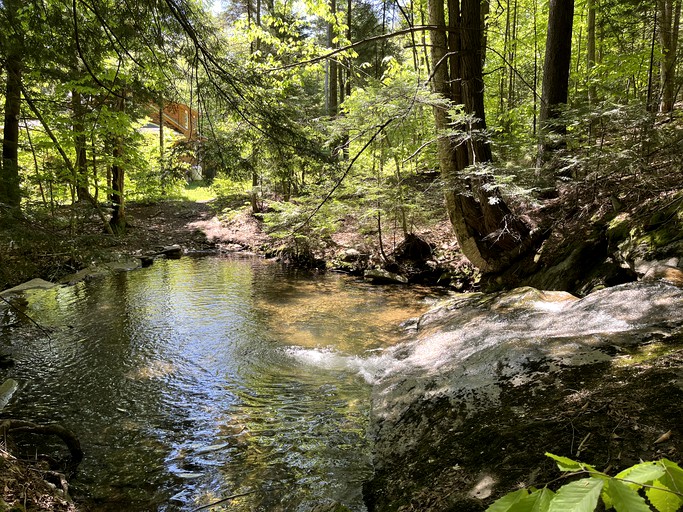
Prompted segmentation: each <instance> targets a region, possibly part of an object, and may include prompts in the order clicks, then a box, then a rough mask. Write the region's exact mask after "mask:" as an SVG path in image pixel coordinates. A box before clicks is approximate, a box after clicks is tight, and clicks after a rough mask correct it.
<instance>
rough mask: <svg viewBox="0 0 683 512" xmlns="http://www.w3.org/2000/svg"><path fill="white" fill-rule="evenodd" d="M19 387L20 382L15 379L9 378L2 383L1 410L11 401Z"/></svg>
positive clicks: (0, 388)
mask: <svg viewBox="0 0 683 512" xmlns="http://www.w3.org/2000/svg"><path fill="white" fill-rule="evenodd" d="M17 389H19V383H18V382H17V381H16V380H14V379H7V380H6V381H5V382H3V383H2V386H0V411H2V410H3V409H4V408H5V406H6V405H7V404H8V403H9V401H10V400H11V399H12V395H13V394H14V392H15V391H16V390H17Z"/></svg>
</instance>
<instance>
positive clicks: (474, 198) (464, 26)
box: [429, 0, 530, 273]
mask: <svg viewBox="0 0 683 512" xmlns="http://www.w3.org/2000/svg"><path fill="white" fill-rule="evenodd" d="M448 9H449V12H448V20H449V23H448V38H447V37H446V24H445V15H444V5H443V0H431V1H430V2H429V18H430V19H429V23H430V25H436V26H441V27H444V30H443V31H440V30H437V31H432V33H431V38H432V47H431V60H432V68H433V71H432V77H433V79H432V87H433V89H434V91H435V92H437V93H439V94H441V95H443V96H445V97H446V98H448V99H449V100H451V102H453V103H456V104H463V105H464V110H465V113H466V114H468V115H469V116H470V119H471V121H470V122H469V123H468V124H467V125H466V126H464V123H462V122H460V123H458V124H457V125H456V126H455V128H459V131H460V132H461V136H458V137H456V136H453V135H451V134H449V133H447V132H448V130H449V129H450V127H451V125H452V122H453V120H452V119H451V118H450V116H449V114H448V110H447V108H446V107H442V106H437V107H435V108H434V119H435V125H436V129H437V132H438V137H437V151H438V156H439V165H440V167H441V173H442V176H443V178H444V182H445V184H446V185H445V191H444V192H445V197H446V207H447V210H448V215H449V218H450V221H451V224H452V226H453V230H454V232H455V236H456V239H457V240H458V244H459V245H460V249H461V250H462V252H463V254H464V255H465V257H466V258H467V259H469V260H470V261H471V262H472V263H473V264H474V265H475V266H477V267H479V269H481V270H482V271H483V272H485V273H491V272H498V271H501V270H503V269H504V268H505V267H507V266H508V265H509V264H510V263H511V261H512V260H514V259H515V258H517V257H518V256H520V255H521V254H522V253H524V252H525V251H526V250H527V249H528V248H529V247H530V236H529V230H528V228H527V226H526V225H524V223H523V222H521V221H520V220H519V219H518V218H517V217H516V216H514V215H513V214H512V213H511V212H510V210H509V208H508V207H507V205H506V204H505V202H504V201H503V198H502V197H501V196H500V194H499V193H498V191H497V189H496V188H495V187H489V185H490V184H491V180H490V178H488V177H486V176H475V175H473V174H467V171H466V170H467V169H468V168H469V167H470V166H479V165H486V164H488V163H490V162H491V160H492V155H491V147H490V145H489V143H488V141H487V140H486V139H485V138H484V136H483V132H484V130H485V129H486V121H485V112H484V81H483V68H482V65H483V54H482V52H483V49H482V46H481V44H482V41H483V37H482V17H481V16H482V13H481V4H480V1H479V0H462V1H461V2H458V1H457V0H448ZM447 50H448V51H447ZM454 56H455V58H454Z"/></svg>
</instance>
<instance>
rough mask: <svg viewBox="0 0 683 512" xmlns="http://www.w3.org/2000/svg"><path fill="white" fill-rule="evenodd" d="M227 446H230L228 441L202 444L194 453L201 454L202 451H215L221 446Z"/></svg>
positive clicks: (220, 448) (221, 447)
mask: <svg viewBox="0 0 683 512" xmlns="http://www.w3.org/2000/svg"><path fill="white" fill-rule="evenodd" d="M228 446H230V444H228V443H222V444H212V445H209V446H203V447H201V448H198V449H197V451H196V452H195V453H196V454H197V455H201V454H203V453H210V452H217V451H218V450H222V449H223V448H227V447H228Z"/></svg>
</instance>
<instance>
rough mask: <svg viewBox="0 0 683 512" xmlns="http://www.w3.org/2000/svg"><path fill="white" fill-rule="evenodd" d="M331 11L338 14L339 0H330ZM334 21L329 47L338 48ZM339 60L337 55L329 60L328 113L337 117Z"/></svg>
mask: <svg viewBox="0 0 683 512" xmlns="http://www.w3.org/2000/svg"><path fill="white" fill-rule="evenodd" d="M330 12H331V13H332V16H333V17H336V15H337V2H336V0H330ZM334 28H335V24H334V22H330V23H328V25H327V46H328V47H329V48H336V47H337V44H336V43H335V42H334ZM337 80H338V79H337V60H336V57H334V56H333V57H331V58H330V59H328V61H327V115H328V116H330V117H331V118H334V117H337V112H338V110H339V108H338V105H339V103H338V101H339V96H338V95H339V91H338V89H337V83H338V81H337Z"/></svg>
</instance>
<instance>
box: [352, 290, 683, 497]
mask: <svg viewBox="0 0 683 512" xmlns="http://www.w3.org/2000/svg"><path fill="white" fill-rule="evenodd" d="M681 347H683V289H681V288H678V287H676V286H671V285H669V284H665V283H661V282H650V283H646V282H639V283H630V284H626V285H621V286H617V287H613V288H608V289H604V290H600V291H598V292H595V293H593V294H591V295H589V296H587V297H585V298H583V299H577V298H575V297H573V296H571V295H569V294H567V293H563V292H541V291H538V290H535V289H533V288H522V289H517V290H514V291H512V292H507V293H502V294H497V295H484V294H472V295H469V296H465V297H462V298H459V299H456V300H453V301H451V302H449V303H447V304H445V305H443V306H441V307H439V308H436V309H434V310H432V311H430V312H428V313H427V314H425V315H424V316H423V317H421V318H420V319H419V321H418V322H417V324H416V332H415V335H414V338H413V339H412V340H411V341H409V342H407V343H404V344H402V345H400V346H398V347H395V348H394V349H392V350H390V351H388V352H387V353H386V354H384V355H382V356H381V359H382V361H380V362H378V364H377V367H378V368H382V371H381V372H380V373H379V375H378V381H377V383H376V385H375V388H374V391H373V398H372V402H373V403H372V414H371V436H372V438H373V441H374V454H373V459H374V465H375V472H376V473H375V477H374V479H373V480H372V481H371V482H369V483H368V484H367V485H366V486H365V496H366V501H367V503H368V507H369V510H371V511H373V510H382V511H384V510H420V511H445V510H463V511H464V510H484V508H485V507H486V505H487V504H489V503H490V502H491V501H492V500H493V499H495V498H496V497H498V496H500V495H502V494H505V493H506V492H509V491H510V490H513V489H514V488H515V486H517V485H518V484H523V485H537V486H538V485H543V484H544V483H545V482H546V481H551V480H553V479H555V478H557V476H559V475H558V474H557V472H556V470H555V469H554V465H553V464H552V463H550V462H548V461H547V459H546V458H545V457H544V453H545V452H546V451H549V452H554V453H558V454H559V455H565V456H571V457H574V458H579V459H582V460H585V461H586V462H590V463H593V464H595V465H597V466H598V467H599V468H601V469H605V468H606V467H607V466H610V465H611V466H612V467H613V468H621V467H622V466H627V465H630V464H629V463H631V464H632V463H635V462H637V460H638V458H641V457H642V458H643V459H648V458H655V457H657V456H658V454H660V452H661V453H663V454H664V455H666V456H668V457H669V458H672V459H674V460H675V459H676V456H677V455H680V453H681V450H682V449H683V446H682V445H681V437H683V431H679V430H680V429H681V427H680V425H683V422H682V421H681V419H683V418H682V412H681V409H680V403H683V369H682V368H683V366H682V364H681V361H683V352H682V351H681ZM667 430H672V433H673V434H674V435H672V436H671V441H669V442H667V443H662V444H657V445H655V444H653V443H654V441H655V440H656V439H657V438H658V437H659V435H660V434H662V433H664V432H666V431H667Z"/></svg>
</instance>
